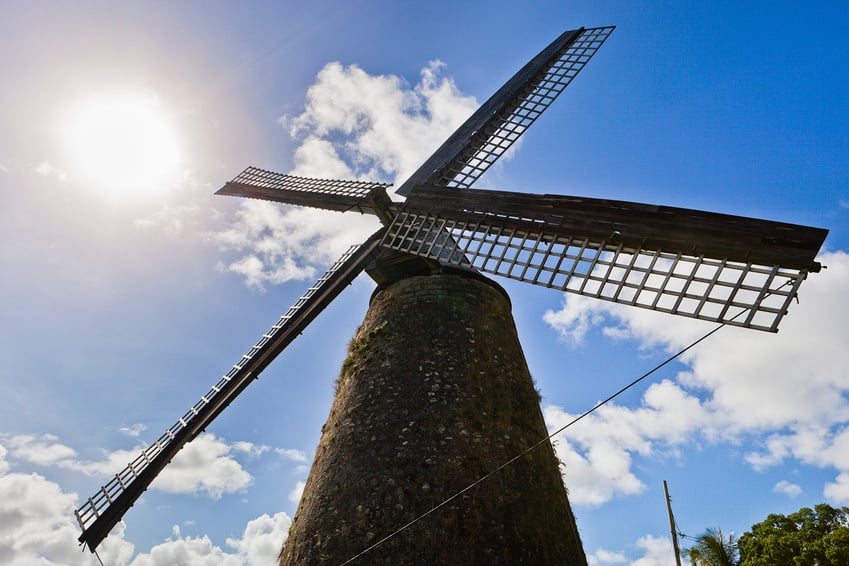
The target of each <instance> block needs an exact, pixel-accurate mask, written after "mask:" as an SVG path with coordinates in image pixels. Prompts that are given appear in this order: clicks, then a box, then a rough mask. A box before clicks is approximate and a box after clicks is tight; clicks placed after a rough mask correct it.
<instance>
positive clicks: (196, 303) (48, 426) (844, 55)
mask: <svg viewBox="0 0 849 566" xmlns="http://www.w3.org/2000/svg"><path fill="white" fill-rule="evenodd" d="M603 25H616V26H618V27H617V30H616V31H615V32H614V34H613V35H612V36H611V38H610V39H609V41H608V42H607V44H606V45H605V46H604V47H603V48H602V49H601V50H600V51H599V53H598V54H597V55H596V57H595V58H594V59H593V60H592V61H591V62H590V64H589V65H588V66H587V68H586V69H585V70H584V71H583V72H582V73H581V75H580V76H579V77H578V78H577V79H576V80H575V82H574V83H573V84H572V85H570V86H569V88H568V89H567V90H566V92H565V93H564V94H563V96H562V97H561V98H560V99H559V100H558V101H557V102H556V103H555V105H554V106H552V107H551V108H550V109H549V110H548V111H547V112H546V113H545V115H544V116H543V117H542V118H541V119H540V120H539V121H538V122H537V123H536V124H535V125H534V126H533V128H531V129H530V131H529V132H528V133H527V134H526V135H525V136H524V138H523V140H522V143H521V144H520V146H519V147H518V148H517V150H516V151H515V152H513V153H512V154H511V155H510V156H508V157H509V158H507V159H503V160H502V161H503V162H500V163H499V164H498V165H497V166H496V167H494V168H493V170H492V171H490V172H488V173H487V175H486V176H485V177H484V178H482V179H481V180H480V181H479V183H478V185H477V186H479V187H484V188H500V189H507V190H516V191H527V192H538V193H546V192H547V193H557V194H573V195H584V196H591V197H599V198H614V199H622V200H631V201H638V202H648V203H654V204H667V205H673V206H680V207H690V208H699V209H706V210H713V211H717V212H725V213H731V214H739V215H747V216H757V217H763V218H768V219H772V220H780V221H785V222H794V223H799V224H806V225H812V226H818V227H824V228H828V229H830V231H831V232H830V234H829V237H828V239H827V241H826V244H825V247H824V249H823V251H822V256H821V261H822V262H823V263H824V264H826V265H827V266H828V269H826V270H824V271H823V272H822V273H818V274H813V275H811V276H810V277H809V280H808V281H806V283H805V284H804V285H803V286H802V289H801V295H800V301H799V303H798V304H797V305H794V307H793V309H792V310H791V312H790V315H789V316H788V317H787V319H786V320H785V321H784V322H783V324H782V329H781V331H780V332H779V333H778V334H777V335H767V334H763V333H758V332H755V331H744V330H737V329H723V330H722V331H720V332H719V333H718V334H717V335H715V336H714V337H713V338H711V339H710V340H709V341H707V342H706V343H704V344H703V345H701V346H700V347H699V348H698V349H696V350H695V351H693V352H690V353H689V354H688V356H687V357H685V358H684V359H682V360H681V362H679V363H677V364H675V365H673V366H671V367H667V368H665V369H664V370H662V371H661V372H658V373H657V374H655V375H654V376H653V377H652V378H651V381H650V382H647V383H644V384H643V385H641V386H640V387H639V388H637V389H634V390H632V391H630V392H629V393H627V394H626V395H624V396H622V397H620V398H618V399H617V400H616V401H615V402H614V404H613V405H611V406H609V407H608V408H606V409H605V410H603V411H600V412H599V413H597V414H596V415H595V416H594V417H593V418H591V419H589V420H587V421H586V422H584V423H582V425H581V426H576V427H573V428H572V429H569V431H567V433H566V434H565V435H562V436H560V437H558V438H557V440H556V446H557V449H558V454H559V456H560V457H561V459H562V460H563V461H564V462H565V463H566V471H565V479H566V484H567V486H568V487H569V490H570V496H571V498H572V501H573V506H574V508H575V512H576V515H577V518H578V524H579V528H580V530H581V533H582V537H583V540H584V543H585V549H586V552H587V554H588V556H590V559H591V561H592V563H593V564H597V565H606V564H640V565H642V566H647V565H667V564H671V563H672V561H673V558H672V551H671V542H670V538H669V530H668V524H667V519H666V510H665V505H664V500H663V490H662V480H664V479H666V480H667V481H668V482H669V486H670V490H671V492H672V496H673V506H674V510H675V514H676V517H677V519H678V523H679V526H680V528H681V529H682V530H683V531H684V532H685V533H687V534H690V535H697V534H699V533H701V532H702V531H703V530H704V529H705V528H706V527H721V528H722V529H723V531H724V532H727V531H734V532H736V533H738V534H739V533H742V532H743V531H745V530H746V529H748V528H749V527H750V526H751V525H752V524H753V523H755V522H758V521H761V520H763V519H764V518H765V517H766V516H767V515H768V514H769V513H773V512H781V513H788V512H792V511H794V510H796V509H798V508H800V507H802V506H813V505H815V504H817V503H820V502H823V501H826V502H828V503H830V504H832V505H849V373H847V372H849V370H847V369H846V368H849V348H847V345H849V331H847V330H846V326H845V321H846V320H847V317H849V300H847V299H846V296H845V289H846V288H849V287H847V286H849V229H847V226H849V173H847V171H849V141H847V140H849V72H847V71H849V49H847V45H846V39H845V35H846V34H845V32H846V29H849V13H847V11H846V10H845V6H841V5H840V4H839V3H837V2H834V3H828V2H816V3H811V4H810V5H804V6H803V5H802V4H799V3H786V2H777V3H776V2H770V3H758V2H754V3H748V4H746V5H745V6H742V7H741V6H740V5H739V4H738V3H732V2H714V3H709V4H705V5H700V6H697V7H693V6H690V5H689V4H688V3H676V2H666V3H665V2H655V3H649V2H629V3H613V2H529V3H525V4H523V5H522V6H521V7H518V5H516V4H514V3H506V2H489V3H482V2H468V3H449V2H430V3H420V2H381V1H373V2H357V1H354V2H344V3H342V2H322V1H317V2H310V3H300V2H298V3H295V2H267V3H261V2H254V3H250V4H245V5H238V6H237V5H236V4H231V3H225V2H182V3H180V4H179V5H172V4H171V3H164V2H147V3H140V2H139V3H123V4H117V3H107V2H87V3H83V4H80V3H76V2H51V3H46V2H12V3H11V4H9V5H7V6H6V8H5V10H4V17H3V19H2V21H0V33H2V36H3V38H4V41H3V46H2V48H0V65H2V67H3V69H4V76H5V77H6V79H5V80H4V88H2V89H0V132H2V134H0V193H2V195H3V197H4V198H3V202H4V206H3V207H0V273H2V277H0V317H2V321H3V324H2V325H0V345H2V347H1V348H0V352H2V355H3V358H2V366H0V399H2V400H3V407H4V408H3V410H2V411H0V518H2V520H3V523H4V524H3V528H2V529H0V556H3V557H4V561H5V562H6V563H9V564H33V563H35V562H36V560H37V559H42V560H44V561H45V563H52V564H86V565H88V564H95V563H96V561H95V560H94V558H93V557H91V556H89V555H87V554H82V553H80V552H79V551H78V548H77V547H76V544H75V542H76V541H75V539H76V536H77V534H78V533H77V531H76V525H75V522H74V520H73V517H72V511H73V509H74V508H75V507H76V506H78V505H79V504H80V503H81V502H82V500H83V498H85V497H88V496H89V495H91V494H93V492H94V491H95V490H96V489H98V488H99V486H100V485H101V484H102V483H103V481H104V480H105V479H107V478H108V475H109V474H110V473H115V472H117V471H119V470H120V469H121V468H123V466H124V465H125V464H126V462H127V461H128V460H129V459H131V458H132V457H134V456H135V453H136V452H137V451H138V450H139V448H140V447H143V446H145V443H146V442H150V441H152V440H153V439H155V438H157V437H158V436H159V435H160V434H161V433H162V431H164V430H165V429H166V428H167V427H168V426H170V425H171V424H172V423H173V422H174V421H175V420H176V418H177V417H178V416H180V415H182V414H183V413H184V412H185V410H186V409H187V408H188V407H189V406H191V405H192V404H194V403H195V401H196V400H197V399H198V398H199V396H200V395H201V394H202V393H204V392H205V391H207V389H208V388H209V386H210V385H211V384H213V383H215V382H217V381H218V379H219V377H220V375H221V374H223V373H225V372H226V371H227V370H228V369H229V367H230V366H231V365H232V364H233V363H234V362H235V361H236V360H237V359H238V358H239V357H240V356H241V354H242V353H243V352H244V351H246V350H247V349H248V348H249V347H250V346H251V345H252V344H253V343H254V341H255V340H256V339H257V338H258V337H259V336H260V335H261V334H262V332H264V331H265V330H266V329H267V328H268V326H270V325H271V324H272V323H273V322H275V321H276V320H277V318H278V316H279V315H280V314H281V313H282V312H284V311H285V310H286V309H287V308H288V306H289V305H290V304H291V303H293V302H294V301H295V300H296V299H297V298H298V296H300V294H301V293H302V292H303V290H304V289H305V288H306V287H307V286H308V285H309V284H310V283H311V282H312V281H313V280H314V279H315V277H317V276H318V275H319V274H320V273H321V272H323V271H324V269H326V267H327V266H329V265H330V263H332V261H333V260H334V259H335V258H336V257H337V256H338V255H339V253H340V252H341V251H342V250H344V248H346V247H347V246H348V245H349V244H351V243H357V242H358V241H360V240H361V238H362V236H363V234H367V233H369V231H370V229H371V226H372V224H370V222H371V221H370V220H369V219H367V218H362V217H358V216H353V215H352V216H351V217H347V216H344V217H343V216H339V215H335V214H332V213H326V212H314V211H302V210H294V209H286V208H283V207H274V206H265V205H257V204H256V203H252V204H246V203H242V202H239V201H238V200H237V199H232V198H225V197H214V196H213V195H212V193H213V192H214V191H215V190H217V189H218V188H219V187H220V186H221V185H223V183H224V182H226V181H227V180H229V179H230V178H232V177H233V176H235V175H236V174H237V173H238V172H240V171H241V170H242V169H243V168H244V167H245V166H247V165H249V164H253V165H257V166H260V167H264V168H268V169H272V170H276V171H281V172H287V171H294V172H296V173H299V174H305V175H313V176H323V177H341V178H344V177H348V178H353V177H362V178H371V179H373V180H380V181H388V182H395V183H396V185H397V184H399V182H401V181H403V179H404V178H405V175H408V174H409V173H410V172H411V170H412V169H413V168H415V166H416V165H418V164H419V163H420V162H421V161H422V160H423V159H424V158H425V157H426V156H427V155H428V154H429V152H430V151H432V150H433V149H434V147H435V146H436V145H438V144H439V143H440V142H441V141H442V139H444V137H445V136H447V135H448V134H449V133H450V132H451V131H452V129H453V127H455V126H456V125H457V123H458V122H459V121H462V119H463V118H464V117H465V116H466V115H468V113H469V112H470V111H471V110H472V109H473V108H474V107H475V106H476V104H479V103H481V102H483V101H484V100H486V98H487V97H488V96H489V95H490V94H491V93H492V92H494V90H495V89H496V88H498V87H499V86H500V85H501V83H502V82H503V81H504V80H506V79H507V78H508V77H509V76H510V75H511V74H512V73H513V72H514V71H515V70H517V69H518V68H519V67H520V66H521V65H522V64H523V63H524V62H525V61H526V60H527V59H528V58H530V57H531V56H532V55H534V54H535V53H536V52H537V51H539V50H540V49H541V48H542V47H544V46H545V45H546V44H547V43H548V42H549V41H550V40H551V39H553V38H554V37H556V36H557V35H558V34H559V33H561V32H562V31H564V30H566V29H573V28H576V27H580V26H586V27H594V26H603ZM92 99H94V100H96V102H95V103H94V108H95V109H99V110H89V109H90V108H91V106H90V104H91V103H90V102H88V101H91V100H92ZM112 107H114V108H116V110H115V111H114V113H112V114H108V113H107V114H106V115H105V117H104V110H103V109H104V108H112ZM87 112H93V113H92V114H89V113H87ZM80 123H83V124H87V125H88V126H85V125H84V126H79V124H80ZM95 126H96V127H95ZM92 129H94V130H96V131H97V132H101V134H100V136H99V137H97V138H96V139H92V138H91V137H86V134H85V132H87V131H90V130H92ZM127 132H132V133H133V136H132V137H131V139H130V140H127V137H126V133H127ZM127 148H130V151H129V153H130V154H131V156H130V157H128V156H127V153H128V151H127ZM139 160H140V161H141V164H139V163H138V161H139ZM502 283H503V284H504V286H505V287H506V288H507V289H508V291H509V292H510V294H511V297H512V300H513V308H514V316H515V318H516V322H517V326H518V329H519V334H520V338H521V340H522V342H523V345H524V347H525V352H526V356H527V358H528V362H529V365H530V367H531V372H532V374H533V376H534V378H535V380H536V381H537V384H538V387H539V389H540V391H541V393H542V396H543V409H544V412H545V415H546V418H547V421H548V423H549V425H550V426H552V427H554V426H557V424H558V423H561V422H564V421H565V420H566V419H568V418H569V415H575V414H579V413H581V412H583V411H584V410H586V409H588V408H589V407H591V406H592V405H593V404H595V403H596V402H597V401H598V400H600V399H603V398H605V397H607V396H608V395H609V394H610V393H611V392H613V391H615V390H616V389H618V388H619V387H621V386H622V385H624V384H625V383H627V382H628V381H630V380H631V379H633V378H634V377H636V376H638V375H640V374H642V373H643V372H645V371H646V370H648V369H650V368H651V367H653V366H654V365H656V364H657V363H658V362H659V361H661V360H662V359H664V357H665V356H666V355H667V353H668V352H670V351H674V350H676V349H678V348H680V347H681V346H683V345H686V344H687V343H688V341H689V339H690V337H692V336H697V335H699V334H703V333H705V332H707V331H709V330H710V329H711V328H712V327H711V326H710V325H708V324H704V323H699V322H694V321H689V320H678V319H670V317H663V316H655V315H654V313H650V312H642V311H638V312H633V311H634V309H631V310H627V309H618V308H613V307H610V306H608V305H603V304H602V305H600V304H594V303H589V302H586V301H576V300H574V299H568V300H567V299H565V298H564V297H563V295H562V294H561V293H558V292H554V291H549V290H545V289H540V288H535V287H531V286H529V285H522V284H516V283H513V282H502ZM372 289H373V284H372V283H371V281H370V280H369V279H368V278H367V277H365V276H363V277H361V278H360V279H358V280H357V281H356V282H355V283H354V284H353V285H352V286H351V287H350V288H349V289H348V290H347V291H346V292H345V293H344V294H343V295H342V296H341V297H340V299H339V300H337V301H336V302H335V303H334V304H333V306H332V307H331V308H330V309H328V310H327V311H326V312H324V313H323V314H322V316H321V317H320V318H319V319H318V320H317V321H316V322H315V323H314V324H313V325H312V326H311V327H310V328H309V329H308V331H307V332H306V333H305V334H304V335H303V336H301V337H300V338H299V339H298V340H297V341H296V342H295V343H294V344H293V345H292V346H291V347H290V348H289V349H288V350H287V351H286V352H284V354H283V355H282V356H281V357H280V358H279V359H278V360H277V361H276V362H275V363H274V364H273V365H272V366H270V367H269V368H268V369H267V370H266V372H265V373H264V374H263V376H262V378H261V379H260V380H259V381H258V382H256V383H254V384H253V385H252V386H251V387H250V388H249V389H248V390H247V391H246V392H245V393H244V394H243V395H242V396H241V397H240V398H239V400H238V401H237V402H236V403H235V404H234V405H233V406H231V407H230V408H229V409H228V410H227V411H226V412H225V413H224V414H223V415H222V416H221V417H220V418H219V419H218V420H217V421H216V422H215V424H214V425H213V426H212V427H210V429H209V431H208V432H207V434H206V435H205V436H203V437H201V438H200V439H199V440H198V441H197V442H196V443H194V445H193V446H189V447H187V448H186V449H185V450H184V454H182V455H181V457H180V458H178V459H177V460H175V462H174V463H173V465H172V466H171V467H172V470H169V472H168V474H167V475H163V476H162V477H161V478H160V479H159V480H157V482H156V483H155V484H154V486H153V487H152V489H151V490H149V491H148V492H147V493H146V494H145V495H144V496H143V498H142V499H141V500H140V502H139V503H138V504H137V505H136V506H135V507H134V508H133V509H132V510H131V511H130V512H129V513H128V514H127V515H126V517H125V519H126V521H125V524H124V525H120V526H119V527H118V529H116V531H115V532H114V533H113V535H112V536H110V537H109V538H108V539H107V541H106V542H105V543H104V544H103V546H102V547H101V550H102V552H101V554H102V556H103V557H104V559H108V562H109V563H111V564H132V565H134V566H140V565H148V564H150V565H154V564H171V563H175V560H177V558H176V557H178V556H182V557H183V558H182V560H183V561H184V563H189V564H201V563H210V562H204V561H211V562H212V563H226V564H259V563H262V562H263V560H268V559H269V557H270V556H273V555H274V554H275V553H276V551H277V550H278V549H279V545H280V543H281V542H282V539H283V536H285V534H284V533H285V532H286V529H287V527H288V522H289V520H290V518H291V517H292V516H293V514H294V510H295V508H296V502H297V496H298V489H299V482H303V481H304V480H305V479H306V475H307V472H308V466H309V464H310V462H311V460H312V456H313V450H314V448H315V445H316V443H317V441H318V437H319V434H320V430H321V425H322V424H323V422H324V420H325V418H326V416H327V413H328V410H329V406H330V402H331V396H332V392H333V383H334V378H335V377H336V374H337V372H338V369H339V367H340V365H341V361H342V359H343V358H344V355H345V346H346V344H347V341H348V340H349V339H350V337H351V336H352V335H353V332H354V331H355V329H356V327H357V326H358V324H359V322H360V321H361V320H362V317H363V315H364V313H365V310H366V308H367V303H368V297H369V295H370V293H371V291H372ZM614 525H615V526H614ZM683 544H684V545H686V541H685V542H684V543H683Z"/></svg>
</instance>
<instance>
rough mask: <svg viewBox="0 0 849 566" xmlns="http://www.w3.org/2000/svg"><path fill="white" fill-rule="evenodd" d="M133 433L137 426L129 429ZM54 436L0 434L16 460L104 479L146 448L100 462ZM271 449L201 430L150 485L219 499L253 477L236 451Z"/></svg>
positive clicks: (248, 452) (122, 452)
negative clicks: (230, 441)
mask: <svg viewBox="0 0 849 566" xmlns="http://www.w3.org/2000/svg"><path fill="white" fill-rule="evenodd" d="M130 430H131V432H132V431H133V430H135V429H134V428H133V427H131V429H130ZM57 440H58V439H57V438H56V437H55V436H52V435H42V436H34V435H14V436H12V435H0V441H2V442H3V443H4V444H5V445H6V446H7V447H8V448H9V455H10V456H12V457H14V458H15V459H17V460H21V461H23V462H27V463H30V464H35V465H38V466H55V467H57V468H61V469H64V470H72V471H75V472H81V473H84V474H87V475H91V476H97V477H101V478H106V477H111V476H112V475H114V474H116V473H118V472H120V471H121V470H122V469H124V467H126V465H127V462H130V461H132V460H134V459H135V458H136V457H137V456H138V455H139V453H140V452H141V451H142V450H143V449H144V447H142V446H137V447H135V448H132V449H129V450H113V451H110V452H107V453H105V454H104V457H103V458H102V459H100V460H94V461H83V460H80V459H79V458H78V457H77V453H76V452H75V451H74V450H73V449H72V448H70V447H68V446H65V445H64V444H61V443H59V442H58V441H57ZM267 450H269V447H267V446H259V445H255V444H252V443H250V442H245V441H239V442H235V443H233V444H228V443H227V442H226V441H225V440H223V439H219V438H217V437H216V436H215V435H213V434H208V433H207V434H201V435H200V436H198V437H197V438H195V439H194V440H193V441H192V442H190V443H188V444H187V445H186V446H184V447H183V449H182V450H180V452H178V453H177V456H175V457H174V460H173V461H172V462H171V463H170V464H169V465H168V466H166V467H165V470H164V471H163V472H162V473H161V474H160V475H159V476H158V477H157V478H156V480H154V482H153V483H152V484H151V487H152V488H155V489H160V490H162V491H167V492H169V493H194V494H204V495H206V496H207V497H211V498H213V499H218V498H220V497H221V496H222V495H224V494H228V493H236V492H239V491H243V490H244V489H246V488H247V487H248V486H249V485H251V483H252V481H253V478H252V477H251V475H250V474H249V473H248V472H247V471H246V470H245V469H244V468H243V467H242V465H241V464H240V463H239V462H238V461H237V460H236V458H235V454H237V453H241V454H246V455H248V456H250V457H256V456H259V455H261V454H262V453H264V452H265V451H267Z"/></svg>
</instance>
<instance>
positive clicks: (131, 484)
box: [75, 231, 382, 551]
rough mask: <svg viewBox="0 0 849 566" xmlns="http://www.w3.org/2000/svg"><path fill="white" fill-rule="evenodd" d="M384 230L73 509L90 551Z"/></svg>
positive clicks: (361, 263) (336, 289)
mask: <svg viewBox="0 0 849 566" xmlns="http://www.w3.org/2000/svg"><path fill="white" fill-rule="evenodd" d="M381 236H382V231H379V232H377V233H375V234H374V235H372V236H371V237H370V238H369V239H368V240H367V241H366V242H365V243H364V244H362V245H359V246H352V247H351V248H350V249H349V250H348V251H347V252H346V253H345V254H344V255H343V256H342V257H341V258H340V259H339V260H338V261H337V262H336V263H335V264H333V266H332V267H331V268H330V269H328V270H327V272H326V273H325V274H324V275H322V276H321V277H320V278H319V279H318V280H317V281H316V282H315V284H314V285H313V286H312V287H310V288H309V289H308V290H307V291H306V293H304V295H303V296H302V297H301V298H300V299H298V301H297V302H296V303H295V304H294V305H292V306H291V307H289V310H288V311H286V313H285V314H284V315H283V316H281V317H280V319H279V320H278V321H277V323H276V324H274V325H273V326H272V327H271V328H270V329H269V330H268V332H266V333H265V334H263V336H262V338H260V340H259V341H258V342H257V343H256V345H254V347H253V348H251V349H250V350H249V351H248V352H247V353H246V354H245V355H244V356H242V358H241V359H240V360H239V361H238V362H237V363H236V364H235V365H234V366H233V368H232V369H231V370H230V371H229V372H228V373H227V374H226V375H224V376H223V377H222V378H221V380H220V381H219V382H218V383H217V384H215V385H213V386H212V388H210V390H209V391H208V392H207V393H206V394H205V395H203V396H202V397H201V398H200V401H198V402H197V403H195V404H194V405H193V406H192V407H191V408H189V410H188V411H187V412H186V414H185V415H183V416H182V417H180V419H179V420H178V421H177V422H176V423H175V424H174V425H173V426H172V427H171V428H169V429H168V430H166V431H165V434H163V435H162V436H161V437H159V439H158V440H156V441H155V442H154V443H153V444H152V445H150V446H149V447H148V448H147V449H145V450H144V451H143V452H142V453H141V454H139V456H138V457H137V458H136V459H135V460H133V461H132V462H130V463H129V464H128V465H127V467H126V468H124V469H123V470H122V471H121V472H119V473H118V474H116V475H115V476H114V477H113V478H112V480H111V481H109V482H108V483H107V484H106V485H104V486H103V487H101V488H100V490H99V491H98V492H97V493H95V494H94V495H93V496H92V497H89V498H88V500H87V501H86V502H85V503H84V504H83V505H82V506H81V507H80V508H79V509H77V510H76V511H75V514H76V517H77V521H78V522H79V524H80V528H81V529H82V534H81V535H80V537H79V541H80V542H82V543H85V544H87V545H88V547H89V549H91V550H92V551H94V549H95V548H97V546H98V545H99V544H100V542H101V541H102V540H103V539H104V538H105V537H106V535H108V534H109V531H111V530H112V528H113V527H114V526H115V524H116V523H118V521H120V520H121V517H123V516H124V513H126V512H127V510H129V508H130V507H132V506H133V504H134V503H135V501H136V500H137V499H138V498H139V497H140V496H141V495H142V493H144V491H145V490H146V489H147V488H148V486H150V484H151V482H153V480H154V479H155V478H156V476H157V475H159V473H160V472H161V471H162V469H163V468H164V467H165V466H166V465H167V464H168V462H170V461H171V459H172V458H174V456H176V455H177V453H178V452H179V451H180V449H181V448H182V447H183V446H184V445H185V444H186V443H187V442H189V441H191V440H192V439H193V438H195V437H196V436H197V435H198V434H200V433H201V432H202V431H203V430H205V429H206V427H207V426H209V424H210V423H211V422H212V421H213V419H215V417H217V416H218V415H219V414H220V413H221V411H223V410H224V409H225V408H226V407H227V406H228V405H229V404H230V403H231V402H232V401H233V400H234V399H235V398H236V396H238V395H239V394H240V393H241V392H242V391H243V390H244V389H245V388H246V387H247V386H248V385H250V383H251V382H252V381H253V380H254V379H256V378H258V377H259V374H260V373H261V372H262V371H263V370H264V369H265V368H266V366H268V364H270V363H271V362H272V361H273V360H274V358H276V357H277V356H278V355H279V354H280V352H282V351H283V349H284V348H286V346H288V345H289V343H291V342H292V340H294V339H295V338H296V337H297V336H298V335H299V334H300V333H301V332H303V330H304V329H305V328H306V326H307V325H308V324H309V323H310V322H311V321H312V320H313V319H314V318H315V317H316V316H318V314H319V313H320V312H321V311H322V310H324V308H325V307H326V306H327V305H328V304H330V302H331V301H332V300H333V299H334V298H336V296H337V295H338V294H339V293H341V292H342V290H343V289H344V288H345V287H346V286H347V285H348V284H349V283H351V281H353V280H354V278H355V277H356V276H357V275H359V273H360V272H361V271H362V270H363V269H364V267H365V265H366V263H367V261H368V259H369V257H370V256H371V254H372V253H373V252H374V251H375V249H376V248H377V247H378V244H379V242H380V239H381Z"/></svg>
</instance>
